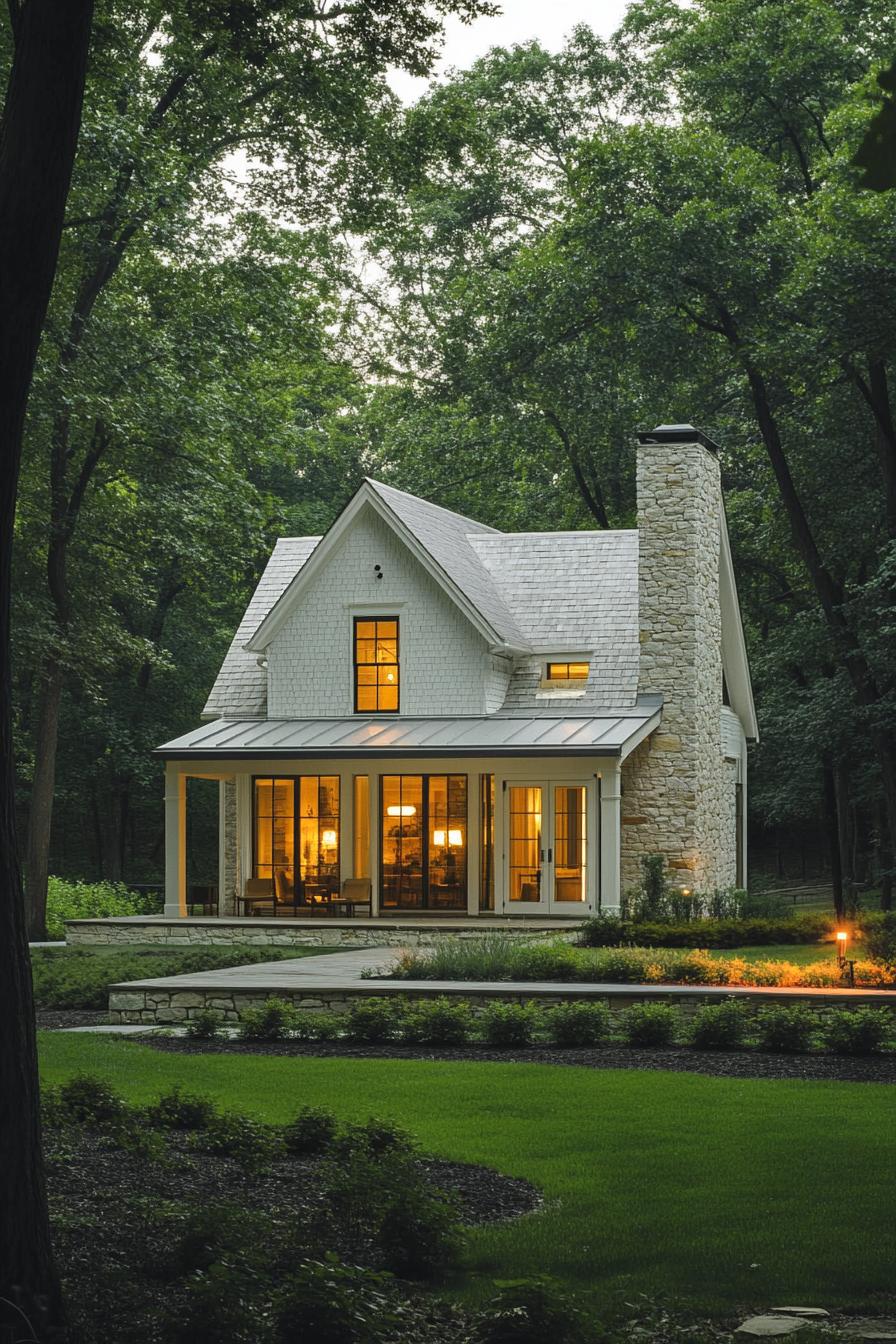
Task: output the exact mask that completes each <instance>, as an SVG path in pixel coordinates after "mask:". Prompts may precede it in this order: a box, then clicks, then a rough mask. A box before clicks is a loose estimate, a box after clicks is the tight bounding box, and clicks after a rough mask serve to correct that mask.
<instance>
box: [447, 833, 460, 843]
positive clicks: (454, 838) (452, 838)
mask: <svg viewBox="0 0 896 1344" xmlns="http://www.w3.org/2000/svg"><path fill="white" fill-rule="evenodd" d="M463 842H464V836H463V831H449V832H448V843H449V845H462V844H463Z"/></svg>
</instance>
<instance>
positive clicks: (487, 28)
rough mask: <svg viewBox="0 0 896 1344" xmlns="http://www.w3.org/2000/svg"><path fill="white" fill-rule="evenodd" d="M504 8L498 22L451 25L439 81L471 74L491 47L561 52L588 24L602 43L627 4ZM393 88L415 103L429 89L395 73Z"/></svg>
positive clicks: (521, 0) (566, 0)
mask: <svg viewBox="0 0 896 1344" xmlns="http://www.w3.org/2000/svg"><path fill="white" fill-rule="evenodd" d="M501 8H502V11H503V12H502V13H501V14H498V15H496V16H495V18H493V19H487V18H486V19H477V20H476V21H475V22H474V23H471V24H463V23H461V22H460V20H459V19H455V18H449V19H448V20H447V21H446V23H445V45H444V48H443V50H442V59H441V60H440V61H439V62H438V64H437V65H436V68H435V71H434V73H435V76H436V78H438V77H439V75H440V74H441V73H442V72H443V71H444V70H446V69H449V68H450V67H452V66H454V67H455V68H457V69H459V70H465V69H467V68H468V67H469V66H471V65H472V64H473V62H474V61H475V60H476V59H477V57H479V56H483V55H485V53H486V52H487V51H488V49H489V48H490V47H509V46H512V45H513V43H515V42H528V41H530V40H531V39H532V38H537V39H538V41H539V42H540V43H541V44H542V46H545V47H547V48H548V49H549V50H550V51H558V50H559V49H560V47H562V45H563V40H564V38H565V37H566V35H567V33H568V32H569V31H570V29H571V28H574V27H575V25H576V24H577V23H587V24H588V26H589V27H590V28H593V29H594V30H595V32H597V33H600V34H601V36H602V37H609V35H610V34H611V33H612V32H614V31H615V29H616V28H617V27H618V26H619V23H620V21H621V19H622V17H623V15H624V13H625V11H626V9H627V8H628V0H504V3H503V4H502V6H501ZM389 82H390V84H391V85H392V88H393V89H394V90H395V92H396V93H397V94H398V96H399V97H400V98H401V99H402V101H403V102H414V101H415V100H416V99H417V98H419V97H420V95H421V94H422V93H424V92H425V91H426V86H427V83H428V81H427V80H425V79H413V78H412V77H411V76H410V75H406V74H404V72H403V71H393V72H392V74H391V75H390V77H389Z"/></svg>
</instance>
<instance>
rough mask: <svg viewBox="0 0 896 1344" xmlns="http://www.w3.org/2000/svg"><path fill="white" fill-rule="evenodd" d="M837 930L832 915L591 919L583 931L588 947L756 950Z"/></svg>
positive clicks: (603, 916)
mask: <svg viewBox="0 0 896 1344" xmlns="http://www.w3.org/2000/svg"><path fill="white" fill-rule="evenodd" d="M833 927H834V921H833V918H832V917H831V916H830V915H814V914H804V915H791V916H788V917H786V918H783V919H775V918H765V917H757V918H751V919H700V920H697V921H688V922H686V923H683V924H674V923H669V924H666V923H662V924H647V923H645V924H635V923H633V922H632V921H631V920H623V919H618V918H617V917H616V916H613V915H601V916H599V917H598V918H596V919H588V920H586V921H585V922H584V924H583V925H582V928H581V940H582V943H583V944H584V946H585V947H621V946H625V945H626V944H630V943H637V944H638V946H640V947H693V946H694V945H695V944H699V945H700V947H713V948H723V947H755V946H759V945H761V944H767V945H770V946H773V945H775V944H780V943H808V942H814V941H817V940H818V939H821V938H823V937H825V935H827V934H829V933H830V932H831V931H832V929H833Z"/></svg>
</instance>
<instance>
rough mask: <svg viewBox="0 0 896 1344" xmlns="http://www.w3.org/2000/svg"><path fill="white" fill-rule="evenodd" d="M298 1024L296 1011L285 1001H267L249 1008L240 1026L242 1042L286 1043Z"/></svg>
mask: <svg viewBox="0 0 896 1344" xmlns="http://www.w3.org/2000/svg"><path fill="white" fill-rule="evenodd" d="M295 1023H296V1010H295V1008H293V1006H292V1004H291V1003H287V1001H286V1000H285V999H276V998H274V999H266V1000H265V1002H264V1003H263V1004H261V1006H260V1007H258V1008H247V1009H246V1011H245V1012H244V1013H243V1016H242V1020H241V1021H240V1026H239V1036H240V1040H241V1041H285V1040H286V1039H287V1037H288V1036H289V1035H290V1034H291V1032H292V1030H293V1028H294V1027H295Z"/></svg>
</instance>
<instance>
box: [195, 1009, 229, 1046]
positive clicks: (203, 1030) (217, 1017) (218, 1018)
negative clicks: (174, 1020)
mask: <svg viewBox="0 0 896 1344" xmlns="http://www.w3.org/2000/svg"><path fill="white" fill-rule="evenodd" d="M223 1024H224V1019H223V1016H222V1014H221V1013H219V1012H218V1011H217V1009H215V1008H202V1009H200V1011H199V1012H198V1013H197V1014H196V1016H195V1017H191V1018H190V1020H189V1022H188V1023H187V1036H188V1038H189V1039H190V1040H192V1041H215V1040H219V1039H220V1038H221V1036H222V1035H223V1032H222V1030H221V1028H222V1026H223Z"/></svg>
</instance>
